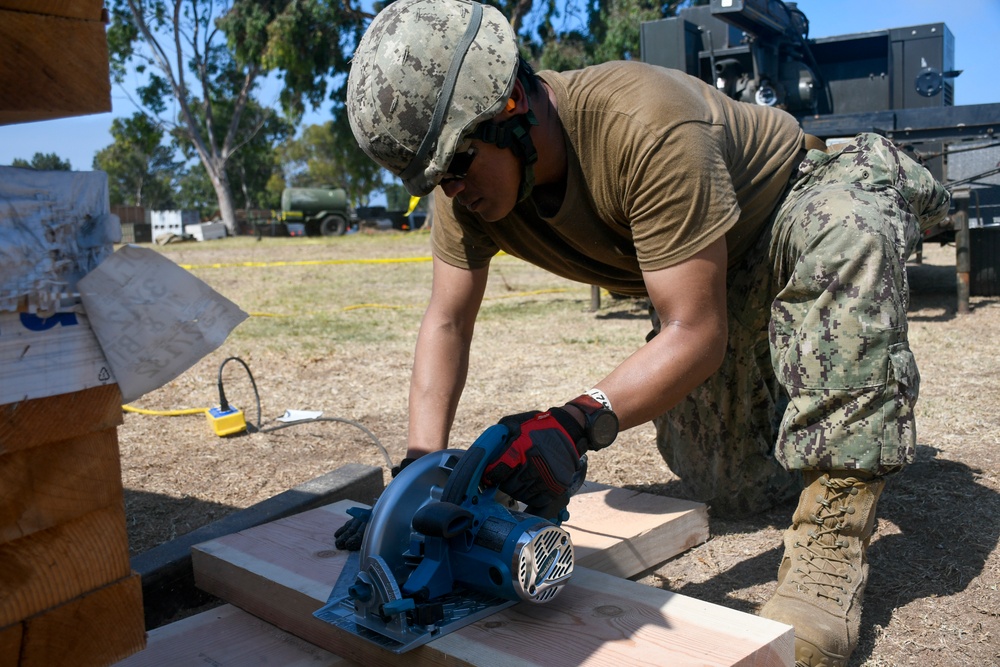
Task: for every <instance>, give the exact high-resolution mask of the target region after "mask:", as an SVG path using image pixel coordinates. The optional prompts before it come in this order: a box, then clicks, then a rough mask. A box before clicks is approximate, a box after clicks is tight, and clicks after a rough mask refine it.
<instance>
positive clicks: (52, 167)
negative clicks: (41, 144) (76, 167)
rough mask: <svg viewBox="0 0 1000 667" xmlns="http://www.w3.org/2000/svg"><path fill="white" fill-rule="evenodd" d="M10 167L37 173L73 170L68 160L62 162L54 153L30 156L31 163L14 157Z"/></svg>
mask: <svg viewBox="0 0 1000 667" xmlns="http://www.w3.org/2000/svg"><path fill="white" fill-rule="evenodd" d="M10 166H12V167H20V168H21V169H38V170H39V171H72V169H73V167H71V166H70V164H69V160H63V159H62V158H60V157H59V156H58V155H56V154H55V153H35V154H34V155H32V156H31V162H28V161H27V160H24V159H21V158H19V157H16V158H14V160H13V161H12V162H11V163H10Z"/></svg>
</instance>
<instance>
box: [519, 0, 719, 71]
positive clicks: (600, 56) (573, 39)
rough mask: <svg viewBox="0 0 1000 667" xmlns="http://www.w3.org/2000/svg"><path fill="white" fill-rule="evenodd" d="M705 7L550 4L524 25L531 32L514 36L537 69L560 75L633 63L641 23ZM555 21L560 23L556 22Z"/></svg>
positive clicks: (600, 1) (645, 2)
mask: <svg viewBox="0 0 1000 667" xmlns="http://www.w3.org/2000/svg"><path fill="white" fill-rule="evenodd" d="M705 4H708V0H668V2H652V1H650V0H588V1H587V2H581V1H579V0H577V1H570V2H567V3H564V4H563V5H562V9H561V10H559V9H557V8H556V7H555V3H553V2H551V0H550V1H549V3H548V4H547V5H546V9H545V11H544V13H543V15H542V16H541V17H540V18H538V19H537V21H536V22H535V23H533V24H532V25H531V26H530V28H531V32H523V31H522V32H521V33H519V34H520V37H521V41H522V45H523V46H524V47H525V48H526V49H527V50H528V51H529V53H530V54H531V56H532V60H533V62H534V63H535V64H536V65H537V66H538V68H539V69H552V70H556V71H565V70H569V69H579V68H581V67H586V66H588V65H595V64H598V63H602V62H607V61H609V60H628V59H636V60H638V59H639V57H640V43H639V31H640V25H641V23H642V22H643V21H653V20H657V19H661V18H665V17H668V16H674V15H676V13H677V10H679V9H681V8H683V7H690V6H695V5H705ZM557 18H562V19H563V21H562V22H560V23H558V24H557V22H556V21H555V19H557ZM570 19H575V20H570ZM557 25H560V26H562V29H561V30H559V29H557V27H556V26H557Z"/></svg>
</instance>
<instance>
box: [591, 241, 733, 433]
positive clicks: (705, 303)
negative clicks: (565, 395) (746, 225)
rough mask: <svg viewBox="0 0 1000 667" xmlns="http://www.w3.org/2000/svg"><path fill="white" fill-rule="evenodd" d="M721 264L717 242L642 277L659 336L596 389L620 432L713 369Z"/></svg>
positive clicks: (721, 346)
mask: <svg viewBox="0 0 1000 667" xmlns="http://www.w3.org/2000/svg"><path fill="white" fill-rule="evenodd" d="M726 262H727V255H726V242H725V239H724V238H721V239H719V240H717V241H715V242H713V243H712V244H711V245H709V246H708V247H707V248H705V249H704V250H702V251H700V252H698V253H697V254H696V255H694V256H693V257H691V258H690V259H688V260H685V261H683V262H681V263H680V264H677V265H674V266H671V267H669V268H666V269H662V270H659V271H647V272H644V274H643V279H644V280H645V283H646V289H647V290H648V292H649V296H650V299H651V300H652V303H653V307H654V308H656V312H657V313H659V315H660V320H661V328H660V333H659V335H657V336H656V337H655V338H653V340H651V341H650V342H649V343H647V344H646V345H644V346H643V347H641V348H640V349H638V350H637V351H636V352H635V353H634V354H632V355H631V356H629V357H628V358H627V359H626V360H625V361H623V362H622V363H621V364H620V365H619V366H618V367H617V368H616V369H615V370H614V371H612V372H611V374H610V375H608V377H606V378H605V379H604V380H602V381H601V382H599V383H598V385H597V387H598V388H599V389H601V390H602V391H604V393H605V394H607V396H608V398H609V399H610V401H611V404H612V407H613V408H614V410H615V413H616V414H617V415H618V418H619V421H620V423H621V428H622V430H624V429H626V428H631V427H633V426H637V425H639V424H643V423H645V422H648V421H649V420H651V419H654V418H656V417H658V416H659V415H661V414H663V412H665V411H666V410H668V409H669V408H671V407H673V406H674V405H676V404H677V403H678V402H680V400H681V399H683V398H684V396H686V395H687V394H688V393H689V392H690V391H691V390H692V389H694V388H695V387H697V386H698V385H699V384H701V383H702V382H703V381H704V380H705V379H707V378H708V377H709V376H710V375H711V374H712V373H714V372H715V371H716V370H717V369H718V368H719V365H720V364H721V363H722V359H723V357H724V356H725V353H726V340H727V318H726Z"/></svg>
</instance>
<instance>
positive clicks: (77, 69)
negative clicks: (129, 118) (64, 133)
mask: <svg viewBox="0 0 1000 667" xmlns="http://www.w3.org/2000/svg"><path fill="white" fill-rule="evenodd" d="M103 17H104V0H72V1H71V0H0V125H7V124H10V123H27V122H32V121H38V120H49V119H53V118H65V117H68V116H82V115H85V114H92V113H102V112H105V111H111V81H110V78H109V66H108V42H107V37H106V35H105V22H104V19H103Z"/></svg>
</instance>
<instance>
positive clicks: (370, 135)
mask: <svg viewBox="0 0 1000 667" xmlns="http://www.w3.org/2000/svg"><path fill="white" fill-rule="evenodd" d="M517 61H518V50H517V41H516V37H515V35H514V31H513V29H512V28H511V26H510V23H509V22H508V21H507V19H506V18H504V16H503V14H501V13H500V11H498V10H497V9H495V8H493V7H490V6H488V5H481V4H479V3H478V2H469V1H468V0H397V1H396V2H394V3H392V4H391V5H389V6H388V7H386V8H385V9H384V10H382V11H381V12H379V14H378V15H377V16H376V17H375V18H374V20H372V22H371V25H370V26H368V30H367V31H366V32H365V35H364V37H363V38H362V39H361V43H360V44H359V45H358V49H357V51H356V52H355V54H354V60H353V62H352V64H351V72H350V75H349V77H348V81H347V115H348V118H349V120H350V122H351V129H352V130H353V131H354V136H355V138H356V139H357V140H358V143H359V144H360V145H361V148H362V149H363V150H364V151H365V153H367V154H368V156H369V157H370V158H372V159H373V160H375V162H377V163H379V164H380V165H382V166H383V167H385V168H386V169H388V170H389V171H391V172H392V173H394V174H396V175H397V176H399V177H400V178H401V179H402V180H403V185H405V186H406V189H407V190H408V191H409V192H410V194H412V195H418V196H423V195H426V194H428V193H429V192H430V191H431V190H433V189H434V186H436V185H437V183H438V182H439V181H440V180H441V177H442V176H443V175H444V174H445V173H446V172H447V169H448V165H449V163H450V162H451V159H452V158H453V157H454V155H455V153H456V152H458V150H459V148H463V149H464V146H463V143H465V142H466V141H467V137H468V135H469V134H470V133H471V132H472V130H474V129H475V127H476V126H477V125H478V124H479V123H480V122H482V121H483V120H486V119H489V118H492V117H493V116H495V115H496V114H497V113H499V112H500V111H501V110H502V109H503V106H504V103H505V102H506V101H507V98H508V96H509V95H510V93H511V90H512V89H513V87H514V79H515V75H516V73H517Z"/></svg>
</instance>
